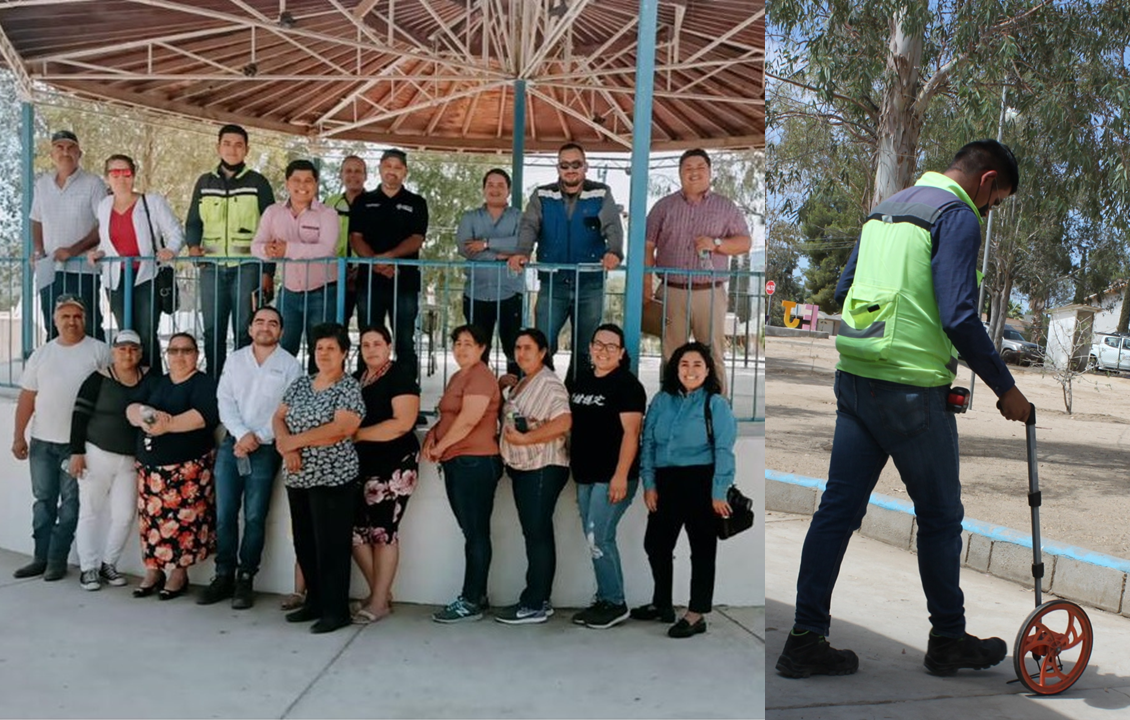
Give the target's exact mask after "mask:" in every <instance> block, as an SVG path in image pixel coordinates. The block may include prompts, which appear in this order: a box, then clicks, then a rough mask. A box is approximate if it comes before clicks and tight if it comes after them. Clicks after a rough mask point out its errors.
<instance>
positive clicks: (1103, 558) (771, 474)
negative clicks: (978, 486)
mask: <svg viewBox="0 0 1130 720" xmlns="http://www.w3.org/2000/svg"><path fill="white" fill-rule="evenodd" d="M765 479H766V480H775V481H777V482H783V483H788V484H790V485H798V486H800V487H807V488H815V489H817V490H820V491H823V490H825V489H826V488H827V486H828V483H827V481H826V480H820V479H818V478H810V477H805V476H803V475H793V474H792V473H783V472H777V471H776V470H769V469H766V470H765ZM871 504H872V505H874V506H875V507H880V508H883V509H886V510H895V511H897V512H904V513H907V514H908V515H914V505H913V504H912V503H910V502H908V501H906V500H902V499H900V498H893V497H888V496H886V495H880V494H879V493H871ZM961 528H962V529H963V530H965V531H966V532H969V533H972V534H974V535H980V536H981V537H983V538H985V539H987V540H989V541H991V542H998V541H999V542H1008V543H1013V544H1015V545H1020V546H1022V547H1026V548H1031V547H1032V535H1031V534H1030V533H1027V532H1022V531H1020V530H1013V529H1012V528H1009V527H1004V526H1003V525H993V524H992V523H987V522H982V521H980V520H970V519H966V520H965V521H963V522H962V523H961ZM1043 551H1044V552H1045V553H1047V554H1049V555H1057V556H1059V557H1065V558H1070V559H1072V560H1078V561H1079V562H1082V563H1086V564H1088V565H1095V566H1098V567H1103V568H1110V569H1112V570H1117V571H1118V572H1124V573H1130V560H1124V559H1122V558H1117V557H1114V556H1112V555H1104V554H1102V553H1099V552H1095V551H1093V550H1088V549H1086V548H1081V547H1078V546H1075V545H1065V544H1063V543H1058V542H1055V541H1054V540H1045V541H1044V545H1043Z"/></svg>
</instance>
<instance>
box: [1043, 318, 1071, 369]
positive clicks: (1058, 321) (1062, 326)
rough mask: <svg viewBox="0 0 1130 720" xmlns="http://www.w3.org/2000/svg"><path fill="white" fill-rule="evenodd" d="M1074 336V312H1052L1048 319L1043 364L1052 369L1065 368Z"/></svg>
mask: <svg viewBox="0 0 1130 720" xmlns="http://www.w3.org/2000/svg"><path fill="white" fill-rule="evenodd" d="M1074 335H1075V311H1074V310H1071V311H1069V312H1059V313H1057V312H1054V311H1053V312H1052V314H1051V316H1050V317H1049V318H1048V344H1047V350H1046V351H1045V357H1044V362H1045V363H1047V364H1048V365H1051V366H1053V367H1057V368H1062V367H1066V365H1067V361H1068V358H1070V357H1071V351H1072V347H1071V345H1072V338H1073V337H1074Z"/></svg>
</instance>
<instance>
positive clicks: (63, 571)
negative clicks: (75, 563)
mask: <svg viewBox="0 0 1130 720" xmlns="http://www.w3.org/2000/svg"><path fill="white" fill-rule="evenodd" d="M66 576H67V564H66V563H61V564H59V565H55V564H53V563H47V569H46V570H44V571H43V579H44V580H46V581H47V582H55V581H56V580H62V579H63V578H65V577H66Z"/></svg>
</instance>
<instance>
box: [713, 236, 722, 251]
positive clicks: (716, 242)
mask: <svg viewBox="0 0 1130 720" xmlns="http://www.w3.org/2000/svg"><path fill="white" fill-rule="evenodd" d="M720 247H722V238H714V249H715V250H717V249H718V248H720Z"/></svg>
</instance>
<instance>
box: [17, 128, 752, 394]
mask: <svg viewBox="0 0 1130 720" xmlns="http://www.w3.org/2000/svg"><path fill="white" fill-rule="evenodd" d="M248 150H249V145H248V134H247V131H246V130H244V129H243V128H242V127H240V126H238V125H225V126H223V127H222V128H220V130H219V134H218V143H217V154H218V156H219V163H218V164H217V166H216V167H215V168H214V169H213V170H211V171H209V172H207V173H204V174H203V175H201V176H200V177H199V179H198V180H197V181H196V185H195V187H194V189H193V192H192V197H191V200H190V202H189V206H188V215H187V218H186V219H185V222H184V224H183V226H182V225H181V223H180V221H179V220H178V219H177V217H176V215H175V213H174V212H173V210H172V209H171V208H170V206H169V203H168V202H167V201H166V200H165V198H163V197H162V196H161V195H160V194H159V193H155V192H144V193H143V192H139V191H137V190H136V189H135V184H136V180H137V175H138V171H139V169H138V166H137V163H136V162H135V161H134V160H133V159H132V158H131V157H129V156H127V155H122V154H115V155H111V156H110V157H109V158H107V159H106V161H105V163H104V172H105V178H104V179H103V178H99V177H97V176H96V175H94V174H92V173H89V172H87V171H85V170H84V169H83V168H82V166H81V164H80V161H81V158H82V150H81V147H80V146H79V142H78V138H77V136H76V135H75V134H74V133H73V132H71V131H69V130H60V131H58V132H56V133H54V134H53V135H52V137H51V159H52V164H53V166H54V167H53V170H52V171H50V172H47V173H44V174H43V175H41V176H40V177H39V178H38V179H37V181H36V185H35V191H34V197H33V202H32V209H31V221H32V234H33V245H34V249H33V252H34V257H33V258H32V259H33V260H34V261H35V268H36V277H37V286H38V287H39V291H40V301H41V306H42V308H43V313H44V324H45V326H46V327H47V328H48V331H49V335H50V338H53V337H55V329H54V327H53V323H52V316H51V314H52V312H53V308H54V305H55V302H56V300H57V298H58V297H59V296H60V295H63V294H72V295H75V296H77V297H80V298H81V299H82V300H83V302H84V304H85V306H86V308H87V309H88V312H87V318H86V334H87V335H90V336H92V337H94V338H97V339H104V337H105V336H104V330H103V321H102V318H101V316H100V307H101V304H100V302H99V295H100V292H101V288H102V287H103V286H104V287H105V288H106V289H107V291H108V295H109V300H110V309H111V312H112V314H113V315H114V319H115V324H116V326H117V327H119V328H129V329H132V330H134V331H135V332H137V333H138V335H139V336H140V337H141V339H142V361H143V362H145V363H146V364H155V363H156V361H157V360H158V359H159V357H160V344H159V341H158V338H157V328H158V326H159V320H160V316H161V306H160V303H159V302H158V293H159V289H158V283H157V280H158V270H159V268H160V263H168V262H169V261H171V260H172V259H173V258H174V257H176V256H177V255H178V254H180V253H182V252H186V253H187V254H188V255H189V256H190V257H192V258H195V260H194V263H195V264H196V265H197V266H198V267H199V286H198V293H197V294H198V298H199V303H200V311H201V316H202V325H203V338H202V339H203V344H204V348H203V351H204V357H205V364H204V369H205V371H206V372H208V373H209V374H210V375H212V377H213V378H217V379H218V378H219V377H220V375H221V374H222V372H223V368H224V363H225V362H226V360H227V355H228V332H229V328H231V329H232V346H233V347H234V348H235V349H239V348H242V347H244V346H246V345H248V344H249V343H250V339H249V338H248V337H247V336H246V334H245V333H244V332H243V328H245V327H247V324H248V321H249V318H250V317H251V313H252V311H253V310H254V309H256V308H258V307H261V306H263V305H267V304H270V303H271V302H272V300H273V299H274V296H275V282H276V270H278V273H277V277H278V282H280V283H281V288H280V289H279V292H278V299H277V303H276V306H277V307H278V308H279V310H280V312H281V313H282V314H283V316H284V318H285V319H286V326H287V331H286V332H285V333H284V334H283V338H282V344H283V347H284V348H285V349H286V350H287V351H288V352H290V353H291V354H292V355H298V353H299V350H300V348H301V347H302V340H303V337H304V336H305V338H306V341H307V346H308V348H307V349H308V351H310V350H312V346H311V345H310V344H309V343H310V340H309V339H310V335H311V332H312V330H313V328H314V326H315V325H318V324H321V323H326V322H341V323H343V324H344V325H346V326H347V327H348V326H349V324H350V321H351V320H352V318H353V316H354V314H356V317H357V321H358V327H368V326H375V325H385V326H387V327H389V328H391V330H392V335H393V344H394V349H395V354H396V357H397V358H398V359H399V360H400V361H401V362H403V363H405V364H406V365H408V366H410V367H411V368H412V371H413V374H415V375H416V376H417V377H418V371H417V358H416V326H417V316H418V314H419V303H420V299H419V295H420V291H421V272H420V267H419V266H417V265H414V264H400V263H396V262H394V263H385V262H381V261H382V260H406V261H410V260H418V259H419V257H420V250H421V248H422V247H423V245H424V242H425V238H426V236H427V233H428V202H427V200H426V199H425V198H424V197H423V196H422V195H420V194H417V193H415V192H412V191H411V190H409V189H408V188H407V187H406V186H405V180H406V179H407V177H408V156H407V154H406V153H405V152H404V151H402V150H397V149H390V150H386V151H385V152H384V153H383V154H382V155H381V157H380V162H379V174H380V184H379V186H378V187H377V188H375V189H373V190H371V191H370V190H367V189H366V187H365V183H366V180H367V177H368V168H367V166H366V164H365V161H364V160H363V159H361V158H359V157H357V156H353V155H351V156H348V157H346V158H345V159H344V160H343V162H342V164H341V173H340V182H341V191H340V192H339V193H336V194H333V195H330V196H329V197H326V198H324V200H323V199H321V196H320V193H319V184H320V181H321V178H320V171H319V166H318V164H316V163H315V162H313V161H311V160H304V159H303V160H295V161H292V162H291V163H289V164H288V165H287V167H286V171H285V189H286V196H287V197H286V199H285V200H281V201H278V202H276V199H275V195H274V191H273V190H272V187H271V183H270V182H268V180H267V179H266V178H265V177H264V176H263V175H261V174H260V173H258V172H256V171H255V170H253V169H251V168H250V167H248V165H247V163H246V158H247V155H248ZM587 170H588V163H587V159H586V156H585V151H584V148H582V147H581V146H580V145H577V144H575V143H568V144H566V145H563V146H562V147H561V148H560V150H559V151H558V154H557V173H558V179H557V181H556V182H554V183H550V184H547V185H542V186H540V187H538V188H536V189H535V191H534V192H533V194H532V195H531V196H530V199H529V202H528V203H527V206H526V208H525V210H522V209H521V208H516V207H513V206H511V205H510V204H509V199H510V195H511V187H510V186H511V179H510V175H509V174H508V173H507V172H506V171H505V170H502V169H499V168H494V169H491V170H489V171H488V172H487V173H486V174H485V176H484V177H483V184H482V192H483V205H482V206H480V207H478V208H475V209H472V210H468V211H467V212H465V213H464V214H463V216H462V218H461V220H460V222H459V226H458V230H457V232H456V243H457V247H458V251H459V253H460V254H461V255H462V256H463V257H464V258H466V259H467V260H468V261H470V262H468V263H467V268H466V271H465V275H466V281H465V283H464V290H463V294H464V297H463V312H464V316H465V320H466V322H468V323H471V324H474V325H476V326H478V327H480V328H482V329H483V330H484V332H485V333H486V335H487V336H491V335H493V334H494V332H495V327H496V325H497V328H498V336H499V339H500V344H501V346H502V350H503V352H504V353H505V354H506V358H507V363H508V369H509V371H510V374H511V375H514V374H515V371H516V369H517V368H516V363H515V359H514V357H513V347H514V340H515V339H516V337H517V331H518V330H519V329H520V328H521V326H522V296H523V291H524V289H525V279H524V271H523V267H524V266H525V265H526V263H527V262H529V261H530V259H531V258H533V257H535V256H536V259H537V261H538V263H539V270H538V278H539V282H540V291H539V293H538V298H537V304H536V307H535V310H534V315H535V325H536V327H538V328H539V329H540V330H542V331H543V332H544V333H545V334H546V337H547V339H548V341H549V352H550V355H553V354H555V353H556V351H557V346H558V337H559V335H560V333H561V331H562V329H563V328H564V326H565V323H566V321H569V322H570V325H571V327H572V329H573V337H574V338H576V340H575V341H574V342H573V343H572V344H573V355H572V358H571V363H570V365H571V368H577V369H583V368H585V367H587V365H588V359H589V358H588V349H587V347H586V346H585V342H584V338H587V337H591V336H592V333H593V331H594V330H595V328H596V327H597V325H599V324H600V322H601V320H602V315H603V310H604V302H603V301H604V283H605V280H604V276H605V272H606V271H608V270H612V269H613V268H615V267H617V265H619V263H620V262H621V260H622V259H623V257H624V242H623V240H624V232H623V227H622V224H621V219H620V210H619V206H618V205H617V204H616V202H615V201H614V200H613V197H612V191H611V189H610V188H609V187H608V185H606V184H604V183H600V182H595V181H592V180H589V179H587V177H586V173H587ZM679 177H680V184H681V187H680V189H679V190H678V191H676V192H674V193H671V194H670V195H668V196H667V197H665V198H663V199H661V200H660V201H659V202H657V203H656V205H655V207H654V208H653V209H652V210H651V212H649V214H648V217H647V232H646V248H645V254H644V262H645V265H646V266H649V267H655V268H656V270H657V271H658V273H659V274H657V275H654V276H651V275H649V276H648V278H647V281H646V282H645V289H644V296H645V297H644V300H645V303H657V304H660V305H661V306H662V312H663V313H664V317H665V321H664V324H663V328H662V330H661V331H660V332H661V333H662V336H663V354H664V358H665V359H668V358H670V356H671V353H672V352H673V351H674V349H675V348H677V347H679V346H680V345H682V344H683V343H685V342H687V340H689V339H690V338H691V337H692V335H693V337H694V338H695V339H696V340H699V341H700V342H703V343H704V344H707V345H710V346H711V348H712V352H713V357H714V362H715V364H716V367H717V368H718V369H719V373H718V375H719V378H720V379H721V382H722V383H723V386H724V385H725V372H724V371H723V357H724V346H723V339H724V334H723V331H722V326H723V319H724V314H725V311H726V305H727V303H726V294H725V282H726V280H727V279H728V276H727V275H725V274H719V273H721V272H724V271H726V270H727V269H728V267H729V259H730V257H731V256H735V255H741V254H744V253H748V252H749V249H750V247H751V239H750V232H749V227H748V224H747V222H746V220H745V217H744V215H743V214H742V212H741V210H740V209H739V208H738V207H737V206H736V205H735V204H734V203H733V202H732V201H731V200H729V199H727V198H725V197H723V196H721V195H719V194H717V193H714V192H713V191H712V190H711V186H710V182H711V159H710V156H709V155H708V154H707V153H706V152H705V151H704V150H699V149H695V150H688V151H686V152H685V153H684V154H683V155H682V157H681V158H680V160H679ZM535 253H536V255H535ZM126 258H133V260H132V261H130V260H126ZM338 258H350V259H351V260H350V262H349V263H348V264H347V270H346V272H345V277H338V273H339V265H338V262H337V259H338ZM359 260H366V262H359ZM277 265H281V266H282V267H281V268H277V267H276V266H277ZM562 266H564V267H562ZM656 277H658V278H659V280H660V282H659V284H658V287H656V285H655V283H654V282H653V281H654V278H656ZM130 278H132V286H131V287H128V288H127V285H129V282H127V280H129V279H130ZM339 283H343V284H344V285H345V287H344V288H343V290H344V292H343V295H344V296H345V312H344V316H343V317H338V311H337V308H338V300H337V297H338V285H339ZM307 354H308V356H309V363H308V367H307V369H308V370H309V371H310V372H313V371H314V370H315V362H314V358H313V352H308V353H307ZM570 374H573V373H572V371H571V373H570ZM515 377H516V376H515Z"/></svg>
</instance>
